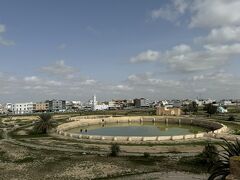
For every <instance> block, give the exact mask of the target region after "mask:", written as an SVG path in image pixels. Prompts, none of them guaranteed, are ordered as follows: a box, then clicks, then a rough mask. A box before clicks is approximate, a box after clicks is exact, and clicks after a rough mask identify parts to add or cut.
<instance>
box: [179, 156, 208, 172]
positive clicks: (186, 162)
mask: <svg viewBox="0 0 240 180" xmlns="http://www.w3.org/2000/svg"><path fill="white" fill-rule="evenodd" d="M177 166H178V167H179V168H180V169H181V170H184V171H189V172H194V173H206V172H208V166H207V165H206V162H204V161H203V160H202V158H200V157H199V156H191V157H182V158H181V159H180V160H179V161H178V162H177Z"/></svg>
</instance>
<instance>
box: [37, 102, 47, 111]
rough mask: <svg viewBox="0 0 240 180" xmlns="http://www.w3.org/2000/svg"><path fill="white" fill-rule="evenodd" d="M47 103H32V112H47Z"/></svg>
mask: <svg viewBox="0 0 240 180" xmlns="http://www.w3.org/2000/svg"><path fill="white" fill-rule="evenodd" d="M48 110H49V104H48V103H46V102H37V103H34V104H33V112H47V111H48Z"/></svg>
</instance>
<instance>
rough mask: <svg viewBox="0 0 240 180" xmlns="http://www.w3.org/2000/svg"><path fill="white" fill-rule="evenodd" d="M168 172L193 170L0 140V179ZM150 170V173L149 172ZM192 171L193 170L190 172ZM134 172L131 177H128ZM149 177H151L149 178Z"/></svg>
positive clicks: (168, 161)
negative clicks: (44, 148) (40, 147)
mask: <svg viewBox="0 0 240 180" xmlns="http://www.w3.org/2000/svg"><path fill="white" fill-rule="evenodd" d="M169 169H170V171H171V173H173V174H174V173H175V174H178V173H179V172H175V171H182V172H181V173H182V174H181V176H185V177H186V178H187V177H188V176H189V173H186V171H188V170H189V171H190V172H194V170H193V169H191V168H189V169H187V168H186V167H185V168H182V169H181V168H180V169H179V166H178V165H177V161H176V160H175V159H174V158H172V157H171V156H170V157H161V156H159V157H150V158H144V157H139V156H138V157H136V156H135V157H134V156H128V157H126V156H123V157H109V156H108V155H83V154H82V153H78V152H62V151H54V150H43V149H41V150H37V149H32V148H29V147H23V146H18V145H14V144H12V143H9V142H7V141H4V140H1V141H0V174H1V176H0V179H2V180H5V179H9V180H11V179H12V180H18V179H19V180H22V179H24V180H25V179H26V180H28V179H29V180H30V179H31V180H32V179H34V180H35V179H36V180H38V179H39V180H40V179H64V180H65V179H67V180H68V179H70V180H71V179H100V178H104V179H112V178H125V179H126V178H127V179H139V177H145V178H144V179H158V178H159V179H161V178H163V176H162V175H160V176H159V177H158V176H157V175H156V173H163V174H164V175H165V176H166V178H167V177H169V173H167V172H169ZM149 173H150V174H149ZM194 173H196V172H194ZM129 175H135V176H129ZM194 176H196V177H200V178H204V177H205V175H204V174H192V173H191V174H190V177H194ZM151 177H152V178H151Z"/></svg>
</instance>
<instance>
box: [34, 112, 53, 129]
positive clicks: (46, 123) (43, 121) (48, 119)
mask: <svg viewBox="0 0 240 180" xmlns="http://www.w3.org/2000/svg"><path fill="white" fill-rule="evenodd" d="M39 118H40V120H39V121H37V122H36V123H35V124H34V128H33V131H32V133H33V134H47V133H48V132H49V131H50V130H51V129H52V128H53V127H55V126H56V122H55V121H53V120H52V115H51V114H41V115H39Z"/></svg>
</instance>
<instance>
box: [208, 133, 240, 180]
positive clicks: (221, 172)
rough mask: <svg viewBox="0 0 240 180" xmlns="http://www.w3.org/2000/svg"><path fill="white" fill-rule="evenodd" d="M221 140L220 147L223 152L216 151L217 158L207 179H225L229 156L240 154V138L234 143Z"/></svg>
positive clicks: (227, 171)
mask: <svg viewBox="0 0 240 180" xmlns="http://www.w3.org/2000/svg"><path fill="white" fill-rule="evenodd" d="M222 139H223V138H222ZM223 140H224V145H221V147H222V148H223V149H224V150H225V152H223V153H220V152H219V153H218V156H219V160H218V161H216V162H215V163H214V165H213V166H212V168H211V175H210V176H209V178H208V180H214V179H216V178H218V179H219V178H221V179H225V178H226V177H227V176H228V175H229V174H230V162H229V161H230V157H232V156H240V140H238V139H236V141H235V142H234V143H232V142H228V141H227V140H226V139H223Z"/></svg>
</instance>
